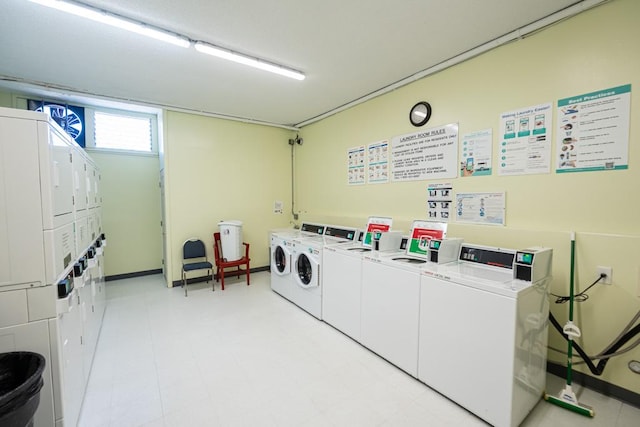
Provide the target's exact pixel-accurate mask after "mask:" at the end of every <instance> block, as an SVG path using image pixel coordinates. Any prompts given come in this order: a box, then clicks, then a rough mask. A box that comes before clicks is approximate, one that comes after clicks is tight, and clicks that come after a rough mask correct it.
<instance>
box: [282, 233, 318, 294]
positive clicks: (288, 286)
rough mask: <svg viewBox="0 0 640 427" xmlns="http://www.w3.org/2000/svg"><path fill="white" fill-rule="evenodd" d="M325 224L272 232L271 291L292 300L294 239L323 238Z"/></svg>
mask: <svg viewBox="0 0 640 427" xmlns="http://www.w3.org/2000/svg"><path fill="white" fill-rule="evenodd" d="M325 227H326V226H325V225H324V224H311V223H302V226H301V227H300V229H299V230H297V229H293V228H286V229H278V230H272V231H271V232H270V234H271V238H270V240H271V242H270V249H271V263H270V270H271V289H272V290H273V291H274V292H276V293H278V294H280V295H281V296H283V297H284V298H286V299H288V300H291V298H292V297H293V276H292V275H291V272H292V271H293V269H292V266H293V247H292V244H293V239H294V238H295V237H300V236H309V237H310V236H322V235H323V234H324V230H325Z"/></svg>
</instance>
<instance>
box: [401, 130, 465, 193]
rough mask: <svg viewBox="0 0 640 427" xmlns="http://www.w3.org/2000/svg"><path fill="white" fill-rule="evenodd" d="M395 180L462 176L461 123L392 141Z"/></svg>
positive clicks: (403, 136) (402, 136) (423, 131)
mask: <svg viewBox="0 0 640 427" xmlns="http://www.w3.org/2000/svg"><path fill="white" fill-rule="evenodd" d="M391 162H392V165H393V172H392V177H393V179H392V181H417V180H424V179H438V178H455V177H457V176H458V124H457V123H452V124H448V125H445V126H441V127H438V128H431V129H425V130H422V131H419V132H416V133H411V134H408V135H401V136H396V137H394V138H393V139H392V140H391Z"/></svg>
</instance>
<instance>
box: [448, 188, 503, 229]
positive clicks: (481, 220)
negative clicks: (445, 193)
mask: <svg viewBox="0 0 640 427" xmlns="http://www.w3.org/2000/svg"><path fill="white" fill-rule="evenodd" d="M504 218H505V193H458V194H456V221H457V222H467V223H471V224H483V225H504Z"/></svg>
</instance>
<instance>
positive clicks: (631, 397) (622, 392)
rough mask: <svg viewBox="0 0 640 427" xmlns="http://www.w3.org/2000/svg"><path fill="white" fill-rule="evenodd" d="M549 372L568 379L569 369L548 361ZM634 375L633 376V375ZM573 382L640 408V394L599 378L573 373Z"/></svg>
mask: <svg viewBox="0 0 640 427" xmlns="http://www.w3.org/2000/svg"><path fill="white" fill-rule="evenodd" d="M547 372H549V373H552V374H553V375H556V376H558V377H560V378H566V377H567V368H566V367H565V366H563V365H560V364H557V363H554V362H550V361H547ZM631 375H632V374H631ZM571 378H572V382H573V383H576V384H580V385H582V386H584V387H587V388H590V389H591V390H594V391H597V392H598V393H600V394H603V395H605V396H609V397H613V398H615V399H618V400H621V401H623V402H625V403H628V404H629V405H633V406H635V407H636V408H640V394H638V393H634V392H633V391H630V390H627V389H624V388H622V387H619V386H617V385H614V384H609V383H608V382H606V381H603V380H601V379H599V378H594V377H592V376H591V375H587V374H583V373H582V372H576V371H572V372H571Z"/></svg>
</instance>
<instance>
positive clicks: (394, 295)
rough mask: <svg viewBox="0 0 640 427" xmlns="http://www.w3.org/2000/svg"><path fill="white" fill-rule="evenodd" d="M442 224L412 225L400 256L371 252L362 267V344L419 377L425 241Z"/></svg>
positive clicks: (443, 227) (436, 234) (441, 234)
mask: <svg viewBox="0 0 640 427" xmlns="http://www.w3.org/2000/svg"><path fill="white" fill-rule="evenodd" d="M445 232H446V224H441V223H431V222H428V221H421V220H416V221H414V222H413V225H412V228H411V234H410V241H409V243H408V245H407V249H406V252H405V253H403V254H397V253H396V254H391V255H388V254H387V255H385V254H384V253H382V254H380V253H375V252H372V253H370V254H367V255H365V256H364V259H363V262H362V302H361V316H360V318H361V343H362V344H363V345H364V346H365V347H367V348H369V349H370V350H372V351H373V352H375V353H376V354H378V355H379V356H381V357H383V358H385V359H386V360H388V361H389V362H391V363H393V364H394V365H396V366H397V367H399V368H400V369H402V370H403V371H405V372H407V373H408V374H410V375H412V376H413V377H417V376H418V324H419V319H420V273H421V270H422V269H424V268H425V266H426V263H427V251H428V240H430V239H431V238H440V239H441V238H443V237H444V234H445Z"/></svg>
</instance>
